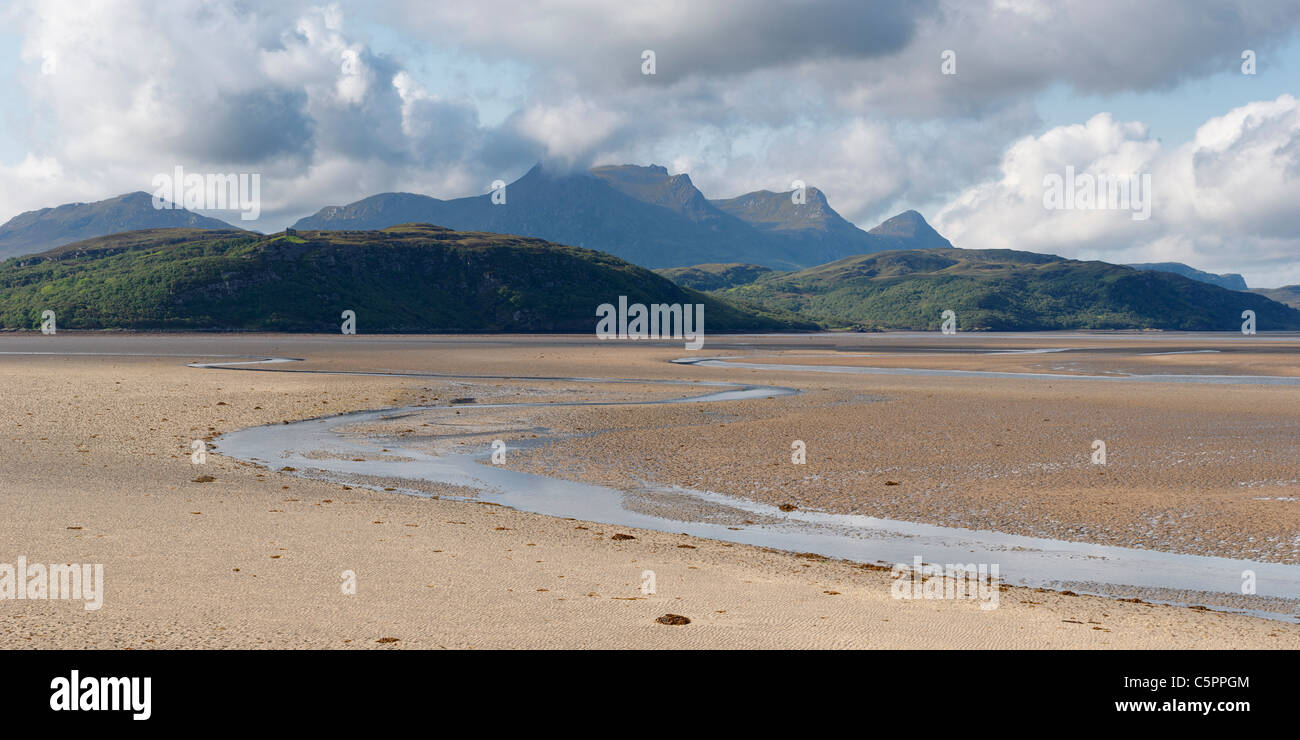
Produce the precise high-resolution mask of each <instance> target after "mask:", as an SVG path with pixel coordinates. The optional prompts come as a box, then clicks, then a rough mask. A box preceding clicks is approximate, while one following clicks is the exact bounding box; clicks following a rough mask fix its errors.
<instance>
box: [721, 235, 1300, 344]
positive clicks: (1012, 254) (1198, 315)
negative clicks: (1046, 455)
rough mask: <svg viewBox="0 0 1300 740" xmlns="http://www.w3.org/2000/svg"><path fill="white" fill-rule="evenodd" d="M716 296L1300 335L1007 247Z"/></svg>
mask: <svg viewBox="0 0 1300 740" xmlns="http://www.w3.org/2000/svg"><path fill="white" fill-rule="evenodd" d="M715 295H718V296H724V297H727V298H733V299H737V300H743V301H745V302H746V303H748V304H750V305H753V306H760V307H763V308H766V309H768V310H773V311H778V310H779V311H789V312H791V313H795V314H797V315H799V316H802V317H804V318H807V319H809V320H812V321H817V322H819V323H821V324H823V325H824V326H827V327H828V328H843V329H865V330H870V329H909V330H934V329H938V328H939V327H940V324H941V323H942V318H941V314H942V312H943V311H945V310H952V311H954V312H956V314H957V326H958V329H959V330H962V331H972V330H976V331H978V330H991V331H1013V330H1051V329H1167V330H1219V331H1234V330H1238V329H1240V327H1241V313H1242V311H1244V310H1246V309H1250V310H1253V311H1255V313H1256V317H1257V322H1258V327H1259V330H1261V331H1268V330H1284V329H1285V330H1294V329H1300V311H1297V310H1296V309H1294V308H1290V307H1288V306H1285V305H1282V304H1280V303H1276V302H1274V301H1271V300H1269V299H1267V298H1265V297H1263V296H1260V295H1256V294H1254V293H1244V292H1237V291H1232V290H1227V289H1224V288H1221V287H1218V286H1215V285H1210V284H1208V283H1203V282H1198V281H1195V280H1191V279H1188V278H1185V277H1182V276H1180V275H1174V274H1171V273H1167V272H1143V271H1139V270H1135V269H1132V268H1129V267H1123V266H1119V265H1111V264H1107V263H1105V262H1081V261H1077V260H1067V259H1063V258H1061V257H1055V256H1052V255H1044V254H1033V253H1030V252H1018V251H1014V250H1005V249H1004V250H966V249H922V250H907V251H893V252H879V253H875V254H870V255H860V256H856V257H848V258H845V259H842V260H837V261H835V262H831V263H828V264H825V265H820V266H818V267H814V268H810V269H807V270H801V271H799V272H780V273H772V274H769V275H765V276H761V277H758V278H757V279H756V280H754V281H753V282H751V283H749V284H746V285H737V286H735V287H731V288H728V289H725V290H721V291H719V292H717V293H715Z"/></svg>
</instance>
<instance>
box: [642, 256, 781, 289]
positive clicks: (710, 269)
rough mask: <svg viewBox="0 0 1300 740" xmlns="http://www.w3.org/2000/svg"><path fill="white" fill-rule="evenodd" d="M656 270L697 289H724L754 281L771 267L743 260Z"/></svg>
mask: <svg viewBox="0 0 1300 740" xmlns="http://www.w3.org/2000/svg"><path fill="white" fill-rule="evenodd" d="M655 272H657V273H659V274H660V275H663V276H664V277H666V278H668V279H669V280H671V281H673V282H674V283H677V284H678V285H681V286H683V287H687V288H693V289H695V290H723V289H726V288H731V287H735V286H737V285H745V284H747V283H752V282H754V281H755V280H757V279H759V278H760V277H762V276H764V275H767V274H770V273H771V272H772V269H771V268H770V267H763V266H761V265H748V264H744V263H741V262H728V263H726V264H718V263H713V264H707V265H693V266H691V267H668V268H664V269H662V270H655Z"/></svg>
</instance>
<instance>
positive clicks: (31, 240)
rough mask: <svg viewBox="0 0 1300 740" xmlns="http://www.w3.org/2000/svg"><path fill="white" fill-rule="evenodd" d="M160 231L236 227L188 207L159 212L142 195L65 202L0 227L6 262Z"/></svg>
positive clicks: (1, 251) (0, 248)
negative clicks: (101, 238)
mask: <svg viewBox="0 0 1300 740" xmlns="http://www.w3.org/2000/svg"><path fill="white" fill-rule="evenodd" d="M158 228H187V229H233V228H235V227H234V226H231V225H230V224H228V223H226V222H225V221H219V220H217V219H215V218H208V217H207V216H200V215H199V214H197V213H193V212H191V211H187V210H184V209H177V208H154V206H153V196H152V195H150V194H148V193H145V192H143V191H137V192H134V193H126V194H125V195H119V196H117V197H116V198H109V199H107V200H101V201H97V202H95V203H65V204H63V205H61V206H57V207H55V208H42V209H40V210H38V211H27V212H26V213H20V214H18V215H17V216H14V217H13V218H11V219H9V220H8V221H7V222H5V223H4V225H0V259H4V258H6V257H16V256H18V255H22V254H34V253H36V252H43V251H45V250H48V249H53V248H55V247H60V246H63V245H64V244H71V243H72V242H77V241H81V240H83V239H91V238H94V237H97V236H106V235H108V234H117V233H121V232H124V231H135V230H137V229H158Z"/></svg>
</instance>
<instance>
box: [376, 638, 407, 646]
mask: <svg viewBox="0 0 1300 740" xmlns="http://www.w3.org/2000/svg"><path fill="white" fill-rule="evenodd" d="M400 639H401V638H398V637H381V638H379V639H378V640H375V642H377V643H379V644H381V645H387V644H389V643H392V642H398V641H400Z"/></svg>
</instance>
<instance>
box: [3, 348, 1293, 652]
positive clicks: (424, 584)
mask: <svg viewBox="0 0 1300 740" xmlns="http://www.w3.org/2000/svg"><path fill="white" fill-rule="evenodd" d="M850 339H852V341H853V342H861V346H852V347H851V349H853V350H854V351H857V352H871V353H874V352H876V351H879V350H890V349H891V347H890V342H891V335H867V336H862V337H861V338H858V337H853V338H850ZM944 339H947V338H944ZM959 339H960V340H961V341H962V342H963V344H964V345H966V346H975V347H978V348H984V349H987V348H1000V347H1002V346H1003V345H1013V346H1022V347H1023V346H1024V345H1026V344H1034V346H1048V344H1049V343H1050V342H1061V343H1063V344H1064V345H1068V346H1072V347H1073V346H1080V345H1079V341H1080V340H1078V339H1075V338H1068V339H1055V338H1050V337H1049V338H1047V339H1046V340H1045V339H1044V338H1043V337H1037V338H1035V339H1034V340H1032V341H1026V340H1021V339H1015V340H1007V339H1000V338H987V339H984V338H968V337H959ZM1257 339H1260V340H1261V342H1264V341H1271V338H1270V339H1266V338H1264V337H1259V338H1257ZM831 341H832V340H831V339H828V338H825V337H816V336H808V337H795V338H788V337H782V338H757V337H745V338H734V339H728V338H716V339H714V340H711V341H710V342H708V343H707V344H706V349H705V350H703V351H702V352H701V353H700V354H702V355H714V354H717V355H752V356H754V357H761V360H762V361H764V362H781V361H782V355H784V354H789V355H798V356H797V357H794V356H791V357H789V358H786V359H787V360H788V361H792V362H796V363H799V364H808V363H809V360H810V358H809V357H808V356H807V355H808V353H810V352H812V353H825V354H826V355H827V357H825V358H824V359H822V360H821V361H825V362H827V363H831V364H845V363H848V362H860V363H862V364H871V365H879V366H885V365H884V363H883V362H881V358H879V357H874V356H873V357H863V358H857V359H850V358H848V357H846V356H845V355H846V354H848V353H845V352H833V351H830V350H829V348H828V347H827V346H825V345H826V344H827V343H829V342H831ZM835 341H842V342H843V343H846V344H847V343H850V342H848V340H840V338H836V340H835ZM892 341H894V342H898V343H909V342H930V343H932V344H933V343H935V341H934V340H933V339H931V338H924V337H923V338H921V339H910V338H904V337H895V338H893V339H892ZM1089 341H1091V342H1095V343H1097V345H1102V346H1098V347H1097V349H1098V350H1106V351H1105V352H1102V351H1098V352H1097V353H1096V354H1097V355H1098V356H1102V357H1103V359H1095V358H1092V359H1090V358H1084V357H1082V356H1081V355H1076V356H1075V357H1073V358H1070V357H1066V355H1069V354H1070V353H1057V354H1048V355H983V356H959V357H952V356H950V357H946V358H937V359H940V360H941V361H942V362H945V363H956V364H954V365H951V366H952V367H955V368H958V369H961V368H970V369H998V370H1007V369H1010V370H1011V371H1014V370H1016V369H1021V370H1027V371H1029V372H1043V371H1044V370H1043V367H1044V366H1045V365H1048V364H1050V363H1058V364H1059V363H1061V362H1062V361H1063V360H1064V361H1068V362H1077V363H1079V364H1080V366H1081V367H1082V368H1084V372H1098V371H1105V370H1117V371H1120V372H1139V371H1141V372H1146V370H1143V369H1142V368H1144V367H1148V366H1156V365H1158V366H1160V367H1161V368H1162V369H1159V370H1154V371H1153V372H1171V371H1172V370H1171V369H1170V368H1171V367H1173V366H1178V367H1180V368H1181V369H1179V370H1178V371H1179V372H1203V371H1205V370H1201V369H1196V368H1217V370H1214V369H1212V370H1211V371H1212V372H1227V373H1233V372H1236V373H1243V372H1245V373H1246V374H1277V375H1283V374H1286V373H1284V372H1282V370H1281V368H1285V367H1286V366H1287V364H1286V363H1287V358H1286V356H1285V355H1286V353H1287V352H1288V351H1292V350H1291V349H1290V347H1293V346H1294V345H1290V346H1288V345H1287V344H1285V343H1278V346H1277V348H1276V349H1273V350H1272V351H1261V350H1263V349H1267V348H1266V347H1265V345H1263V344H1262V343H1261V344H1260V345H1257V346H1252V347H1251V352H1250V357H1248V358H1246V359H1245V360H1244V361H1243V362H1236V360H1239V359H1242V357H1243V356H1244V355H1240V354H1239V353H1234V352H1224V351H1221V352H1220V353H1218V354H1213V355H1212V354H1198V355H1160V356H1153V357H1146V358H1139V357H1135V356H1133V353H1132V352H1131V351H1129V350H1128V348H1129V347H1130V346H1132V347H1138V346H1139V345H1140V346H1141V347H1142V351H1144V352H1145V351H1151V352H1163V351H1169V349H1171V348H1172V347H1173V346H1174V345H1176V346H1177V347H1178V348H1179V349H1180V350H1181V349H1191V350H1198V349H1205V348H1218V349H1221V350H1223V349H1232V348H1234V347H1238V346H1241V345H1240V343H1234V342H1232V341H1231V340H1222V341H1220V340H1203V339H1199V338H1188V339H1179V340H1178V341H1177V342H1174V341H1172V340H1171V339H1166V338H1163V337H1162V338H1158V339H1147V338H1140V339H1138V340H1131V339H1127V338H1125V339H1123V340H1118V341H1111V340H1108V339H1106V338H1101V339H1089ZM56 343H57V344H56ZM1107 343H1110V344H1113V345H1121V349H1122V350H1124V351H1123V352H1119V353H1117V352H1112V351H1110V350H1111V349H1113V348H1111V347H1107V346H1104V345H1107ZM1147 345H1150V346H1151V347H1153V348H1148V346H1147ZM897 348H899V347H895V348H894V349H897ZM901 348H904V349H908V350H911V349H912V348H911V347H901ZM6 351H7V352H17V351H59V352H108V351H113V352H134V353H140V354H169V355H177V356H176V357H167V358H161V357H143V356H141V357H127V356H121V357H97V356H91V355H83V356H57V355H34V356H31V355H29V356H17V355H0V392H2V393H3V394H4V398H5V399H6V401H5V408H6V412H5V414H4V420H3V422H2V423H3V424H4V426H5V429H4V432H5V434H4V435H3V436H0V457H3V459H4V460H5V461H6V462H5V475H4V477H3V480H2V481H0V519H2V520H3V521H4V522H5V524H4V530H5V537H4V541H5V545H6V547H5V548H4V551H3V552H0V562H13V561H14V559H15V558H16V557H17V556H18V555H26V556H27V557H28V559H29V560H33V561H35V560H40V561H44V562H92V563H94V562H98V563H104V565H105V574H106V579H107V594H106V596H105V605H104V608H103V609H101V610H100V611H98V612H86V611H84V610H83V609H82V608H81V606H80V604H78V603H69V602H60V601H51V602H39V601H0V645H3V646H5V647H85V646H99V647H134V648H147V647H218V646H253V647H256V646H265V647H308V646H310V647H340V648H342V647H390V648H391V647H438V646H442V647H480V648H482V647H724V648H725V647H1253V648H1279V647H1291V648H1294V647H1297V646H1300V627H1297V626H1296V625H1294V624H1287V623H1283V622H1278V621H1266V620H1259V619H1255V618H1250V617H1243V616H1238V615H1230V614H1223V613H1213V612H1203V611H1199V610H1193V609H1187V608H1179V607H1168V606H1153V605H1149V604H1135V603H1126V602H1118V601H1115V600H1109V599H1103V598H1097V597H1089V596H1069V595H1061V594H1057V593H1048V592H1036V591H1032V590H1027V589H1014V588H1013V589H1009V590H1007V591H1004V592H1002V594H1001V599H1000V606H999V608H998V609H996V610H988V611H985V610H980V609H979V608H978V604H977V603H976V602H973V601H952V600H942V601H941V600H929V601H925V600H918V601H906V600H894V599H892V598H891V596H890V589H889V586H890V582H891V580H890V578H889V574H888V573H887V572H881V571H877V570H872V569H870V568H865V567H861V566H858V565H854V564H849V563H842V562H835V561H829V560H824V559H820V558H807V557H799V556H798V555H797V554H791V553H781V552H774V551H767V550H764V549H761V548H755V547H750V546H744V545H733V544H730V543H720V542H715V541H710V540H704V539H698V538H690V537H684V536H682V535H678V534H671V533H660V532H651V531H646V530H623V529H617V530H616V529H614V528H611V527H609V526H606V525H600V524H594V523H585V522H580V521H566V520H562V519H555V518H550V517H543V516H538V515H532V514H525V513H521V512H516V511H511V510H508V509H504V508H502V507H496V506H487V505H484V504H482V503H476V502H473V501H453V500H446V499H440V500H430V499H418V498H413V497H406V496H398V495H394V494H392V493H384V492H383V491H371V490H367V489H365V488H362V487H360V486H355V485H354V486H348V487H347V489H345V487H344V486H343V485H339V484H329V483H325V482H320V481H312V480H304V479H302V478H299V477H295V476H293V475H290V474H289V473H279V472H275V471H274V470H267V469H262V468H258V467H255V466H252V465H248V464H244V463H238V462H235V461H232V460H230V459H228V458H224V457H222V456H221V455H219V454H216V453H214V454H212V455H210V457H209V459H208V461H207V464H206V465H203V466H196V465H192V464H191V463H190V461H189V444H190V442H191V441H192V440H193V439H197V438H205V437H206V438H211V437H215V436H217V435H219V434H222V433H226V432H231V431H234V430H237V429H240V428H244V427H248V426H255V425H259V424H268V423H280V422H283V421H290V420H298V419H304V418H310V417H317V416H325V415H330V414H335V413H340V412H344V411H351V410H360V409H372V408H383V407H394V406H402V405H415V404H423V405H433V406H446V405H448V404H449V403H450V402H451V401H452V400H455V399H466V398H474V399H475V401H474V403H485V402H489V401H490V400H492V399H500V400H510V401H518V400H523V399H527V400H530V401H542V402H545V401H547V400H555V401H557V402H559V401H564V400H571V399H573V398H584V399H587V400H605V401H617V400H642V399H646V398H663V397H681V396H685V395H694V394H695V393H696V392H697V391H692V390H691V389H690V388H686V387H681V388H678V387H673V386H657V385H644V384H618V385H609V384H586V383H581V382H576V381H551V380H547V381H540V380H498V379H478V380H470V379H464V378H455V379H452V378H437V377H421V378H410V377H406V378H398V377H380V376H361V375H329V376H325V375H313V374H306V373H294V372H264V371H261V370H256V369H250V370H247V371H233V370H204V369H195V368H187V367H185V363H186V362H193V361H210V358H211V355H213V354H234V355H250V356H258V357H266V356H289V357H302V358H306V362H302V363H293V365H292V366H283V367H277V368H276V369H277V370H285V369H290V370H353V371H355V370H361V369H364V370H370V371H396V372H409V373H432V374H444V375H493V376H515V377H518V376H552V377H570V376H584V377H621V378H644V379H697V380H711V381H719V380H737V379H739V380H741V381H744V382H755V383H764V384H780V385H789V386H792V387H797V388H799V389H801V390H802V391H803V393H801V394H800V395H798V396H792V397H786V398H776V399H768V400H754V401H738V402H731V403H725V404H711V405H708V406H703V405H694V404H682V405H678V406H656V407H644V406H641V407H630V406H629V407H621V406H609V407H589V408H573V407H563V408H555V409H539V410H536V411H534V412H530V413H527V414H514V412H510V413H504V412H503V414H502V416H503V417H508V418H503V419H485V418H482V417H475V418H474V420H473V421H469V420H468V419H467V422H468V423H467V425H466V426H465V427H464V428H461V429H435V430H430V428H425V427H410V428H411V429H412V430H413V431H412V432H411V433H410V434H409V436H410V437H411V438H415V439H421V440H423V442H425V443H427V444H430V445H434V446H436V445H439V444H441V445H454V444H459V443H461V442H465V443H467V444H473V443H481V442H482V438H481V433H482V432H484V431H487V430H488V429H489V428H490V429H491V430H492V431H493V432H494V433H495V432H496V431H497V430H498V429H499V427H496V426H493V425H494V424H497V423H499V422H501V421H505V422H507V423H508V424H512V425H514V427H515V429H516V431H515V432H514V434H515V435H516V437H515V438H516V439H527V438H528V435H531V434H535V433H537V432H536V431H535V429H537V428H547V429H554V430H559V431H561V432H563V433H565V434H568V435H573V436H565V437H562V438H560V439H558V440H557V441H555V442H553V443H550V444H547V445H545V446H544V447H538V448H534V449H531V450H521V451H519V452H517V453H512V455H511V457H510V463H509V464H510V465H511V466H512V467H515V466H518V467H519V468H520V469H530V470H535V471H539V472H547V473H550V474H553V475H559V476H562V477H568V478H574V479H580V480H591V481H595V482H602V483H606V484H610V485H616V486H621V485H627V484H629V482H630V481H636V480H652V481H655V482H657V483H663V484H676V485H683V486H701V485H707V487H708V488H709V489H710V490H715V491H720V492H724V493H729V494H732V495H736V496H741V497H745V498H749V499H751V500H756V501H766V502H770V503H778V504H779V503H789V504H792V505H795V506H797V507H800V508H804V509H819V510H824V511H832V512H846V513H870V514H872V515H875V516H883V517H889V518H896V519H906V520H911V521H920V522H929V523H935V524H946V525H949V526H966V527H974V528H980V529H996V530H1000V531H1007V532H1014V533H1025V534H1039V535H1041V536H1051V537H1057V538H1061V539H1069V540H1080V541H1095V542H1103V543H1107V544H1124V545H1126V546H1140V547H1151V548H1158V549H1162V550H1168V551H1173V552H1188V553H1200V554H1216V555H1223V556H1228V557H1247V558H1252V559H1256V560H1264V561H1270V562H1281V563H1295V562H1297V552H1298V547H1300V542H1297V541H1296V537H1297V533H1298V532H1300V516H1298V515H1297V512H1298V511H1300V509H1298V508H1297V507H1300V503H1297V502H1296V501H1294V500H1287V499H1289V498H1294V497H1296V495H1297V489H1298V487H1300V484H1297V482H1296V481H1295V480H1293V479H1294V478H1296V476H1297V473H1296V472H1295V471H1297V470H1300V466H1297V465H1296V462H1297V461H1296V454H1297V453H1296V451H1295V450H1294V449H1293V441H1294V440H1295V439H1296V438H1297V434H1296V432H1297V426H1298V424H1300V419H1298V418H1297V417H1298V416H1300V412H1297V411H1296V409H1297V405H1296V403H1295V401H1296V394H1297V393H1300V389H1297V388H1295V387H1247V386H1238V385H1232V386H1182V385H1179V386H1171V385H1165V384H1154V385H1147V386H1142V387H1135V386H1132V385H1130V384H1119V383H1116V384H1111V383H1098V382H1093V381H1086V380H1082V381H1057V380H1032V381H1031V380H1020V379H1011V380H987V379H969V378H919V377H908V376H848V375H829V374H817V373H810V372H802V371H792V372H789V373H785V372H771V371H757V370H752V371H751V370H738V369H735V368H705V367H694V366H681V365H672V364H671V363H670V362H669V361H670V360H672V359H674V358H678V357H682V356H685V355H686V354H688V353H687V352H685V351H684V350H683V349H682V348H681V347H680V346H674V345H672V344H663V345H650V344H632V345H629V344H620V345H612V344H610V343H600V342H597V341H595V340H594V339H590V338H586V337H575V338H564V337H485V338H477V337H452V338H446V337H439V338H419V337H364V336H362V337H323V336H320V337H312V336H306V337H304V336H292V337H286V336H254V337H249V336H226V335H201V336H167V337H155V336H144V335H89V336H87V335H78V334H75V333H73V334H66V335H65V334H63V333H61V334H60V335H59V336H57V337H39V336H36V337H32V336H30V335H8V336H0V352H6ZM1108 353H1109V354H1111V355H1113V356H1112V357H1111V362H1112V366H1107V365H1106V364H1105V363H1106V360H1105V359H1104V355H1106V354H1108ZM1234 354H1238V355H1239V356H1238V357H1235V358H1234V357H1233V356H1232V355H1234ZM1170 357H1173V358H1177V359H1176V360H1172V361H1171V360H1168V359H1162V358H1170ZM1189 358H1194V363H1193V361H1192V359H1189ZM887 359H888V360H889V361H893V362H901V363H903V364H901V365H896V366H901V367H940V365H938V364H933V363H934V361H935V360H936V358H921V357H894V358H887ZM922 361H924V362H926V363H929V364H920V363H921V362H922ZM1178 363H1184V364H1181V365H1179V364H1178ZM1188 368H1191V369H1188ZM1263 368H1268V372H1264V371H1263ZM443 413H445V412H443ZM512 414H514V415H513V416H512ZM453 416H455V415H454V413H453ZM461 416H468V415H467V414H462V415H461ZM421 423H425V422H421ZM398 431H401V430H398ZM461 436H463V437H464V438H463V439H461V438H458V437H461ZM1098 438H1100V439H1104V440H1107V444H1108V457H1109V460H1108V464H1107V465H1106V466H1105V467H1104V468H1101V467H1100V466H1093V465H1091V463H1090V462H1089V455H1090V452H1091V450H1090V444H1091V441H1092V440H1093V439H1098ZM792 439H802V440H804V441H805V442H806V443H807V446H808V464H807V465H803V466H795V465H792V464H791V463H790V460H789V455H790V441H791V440H792ZM199 475H210V476H212V477H213V478H215V480H214V481H212V482H207V483H197V482H194V480H193V479H194V478H195V477H197V476H199ZM890 481H893V482H894V483H896V484H897V485H888V483H889V482H890ZM430 493H434V494H435V495H437V494H439V493H445V494H446V495H461V494H463V493H464V492H463V491H452V490H447V491H430ZM73 527H76V528H75V529H73ZM616 533H621V534H628V535H632V536H634V537H635V539H617V540H615V539H611V538H612V537H613V535H614V534H616ZM683 545H689V547H683ZM647 569H649V570H653V571H654V572H655V574H656V579H655V580H656V586H657V588H656V591H657V592H656V593H655V594H653V595H644V594H642V592H641V589H640V586H641V582H642V573H643V571H645V570H647ZM345 570H351V571H354V572H355V573H356V578H357V593H356V595H353V596H348V595H344V594H342V593H341V590H340V587H339V586H340V583H341V574H342V572H343V571H345ZM665 613H673V614H682V615H686V616H688V617H690V618H691V620H692V623H691V624H689V625H686V626H669V625H662V624H658V623H656V622H655V621H654V620H655V618H656V617H659V616H661V615H663V614H665ZM387 637H396V638H398V641H396V642H384V643H377V642H376V641H377V640H379V639H381V638H387Z"/></svg>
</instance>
